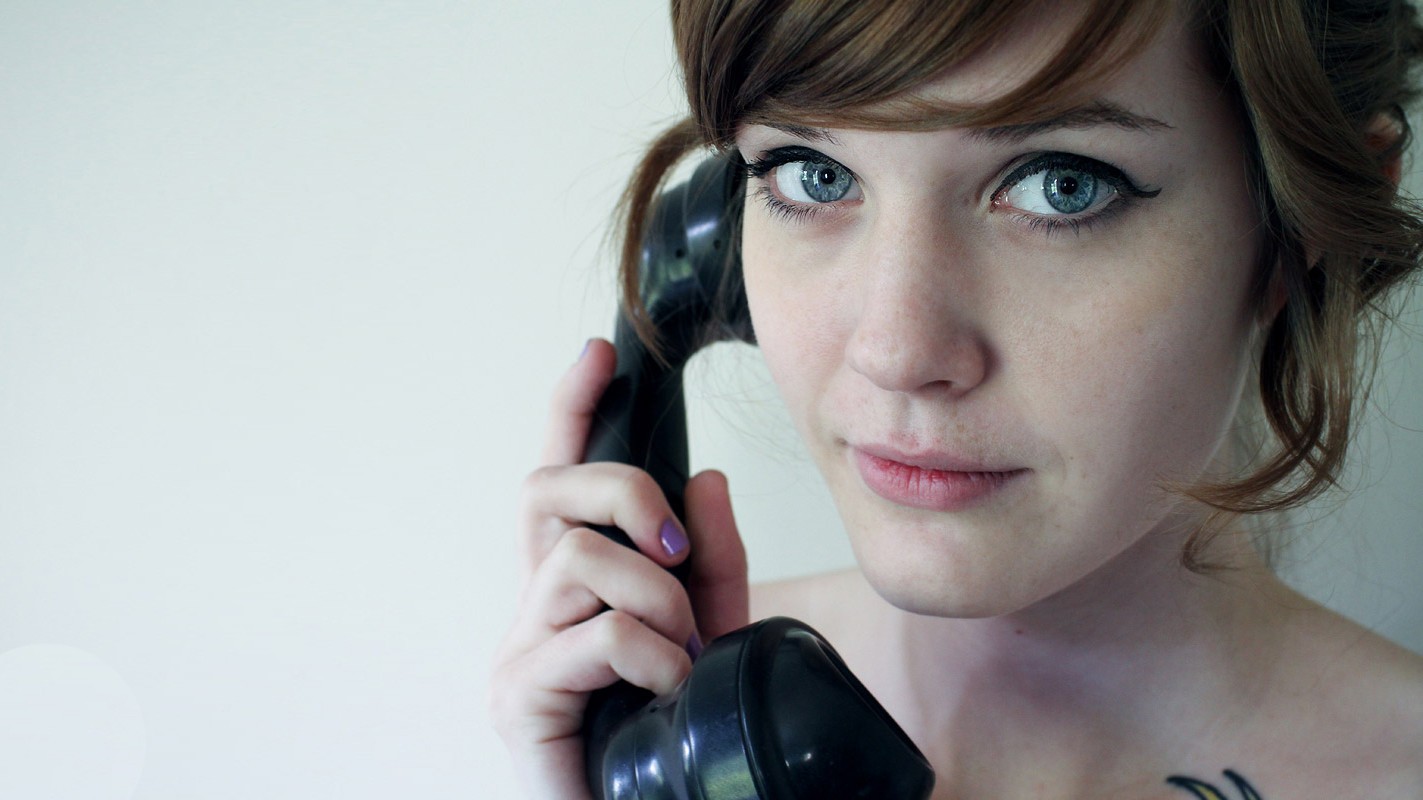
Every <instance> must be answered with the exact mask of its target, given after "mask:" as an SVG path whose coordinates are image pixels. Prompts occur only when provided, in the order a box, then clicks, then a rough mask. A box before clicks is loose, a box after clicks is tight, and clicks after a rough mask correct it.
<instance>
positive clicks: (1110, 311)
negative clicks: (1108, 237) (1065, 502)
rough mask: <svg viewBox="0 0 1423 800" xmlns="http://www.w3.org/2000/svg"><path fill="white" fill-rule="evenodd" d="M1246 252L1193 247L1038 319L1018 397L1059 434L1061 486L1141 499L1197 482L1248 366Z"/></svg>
mask: <svg viewBox="0 0 1423 800" xmlns="http://www.w3.org/2000/svg"><path fill="white" fill-rule="evenodd" d="M1158 252H1173V249H1172V248H1169V247H1167V248H1163V250H1162V251H1158ZM1174 252H1176V253H1182V252H1191V251H1189V250H1186V249H1184V248H1175V249H1174ZM1251 256H1252V253H1251V252H1250V251H1249V250H1248V249H1247V250H1246V251H1245V252H1242V251H1241V250H1234V251H1224V250H1216V249H1207V250H1205V251H1203V252H1202V251H1199V249H1198V255H1197V256H1196V257H1194V258H1189V259H1183V260H1181V261H1180V262H1178V263H1175V264H1170V263H1167V264H1160V263H1158V265H1157V267H1156V268H1155V269H1153V270H1152V275H1151V277H1150V279H1146V278H1145V277H1143V278H1140V279H1136V280H1131V281H1123V282H1122V283H1121V285H1120V286H1117V287H1115V288H1114V290H1113V291H1109V292H1099V293H1094V294H1093V295H1092V297H1091V298H1090V299H1086V298H1084V299H1083V300H1081V301H1080V302H1078V303H1076V304H1068V305H1066V306H1064V307H1062V308H1061V309H1060V311H1059V315H1057V316H1053V317H1048V318H1044V317H1041V316H1040V317H1039V318H1038V319H1039V320H1043V321H1041V322H1039V323H1037V324H1038V325H1041V326H1043V328H1044V329H1043V330H1041V331H1039V332H1038V333H1037V334H1034V335H1031V338H1032V339H1033V340H1034V341H1036V342H1038V345H1037V346H1025V347H1027V348H1028V349H1027V352H1028V353H1030V355H1029V357H1028V358H1027V359H1026V366H1025V369H1026V370H1027V371H1028V372H1031V373H1035V374H1036V376H1037V377H1036V378H1030V379H1028V383H1030V384H1031V385H1032V386H1034V387H1035V389H1034V390H1033V391H1031V392H1029V393H1025V395H1024V397H1023V401H1024V402H1025V403H1029V404H1031V405H1032V408H1033V409H1034V410H1033V411H1032V412H1031V413H1030V415H1029V416H1031V417H1034V418H1037V419H1042V420H1049V421H1050V422H1048V423H1047V424H1048V425H1050V426H1051V427H1052V428H1053V429H1054V430H1055V431H1056V439H1057V443H1058V444H1059V446H1060V447H1061V450H1060V454H1061V456H1062V457H1063V460H1064V462H1066V463H1065V470H1064V479H1065V480H1070V481H1074V482H1089V483H1093V484H1101V483H1103V482H1106V483H1108V484H1109V485H1110V486H1113V487H1120V491H1127V490H1131V491H1133V492H1134V493H1140V492H1144V491H1151V490H1152V488H1153V487H1154V485H1155V484H1156V482H1157V481H1158V480H1161V479H1164V480H1168V481H1193V480H1195V479H1197V478H1199V477H1200V475H1201V472H1202V471H1203V470H1204V469H1206V467H1207V465H1208V463H1209V462H1210V460H1211V458H1212V457H1213V456H1214V455H1215V453H1216V451H1217V449H1218V447H1219V445H1220V443H1221V442H1222V441H1223V439H1224V437H1225V434H1226V432H1227V431H1228V430H1229V426H1230V424H1231V422H1232V420H1233V419H1234V416H1235V411H1236V406H1237V403H1238V400H1239V397H1240V394H1241V387H1242V384H1243V380H1244V376H1245V373H1246V367H1247V365H1248V354H1249V352H1250V348H1249V344H1250V338H1249V337H1250V330H1251V327H1250V319H1251V317H1250V314H1249V313H1248V311H1247V310H1246V308H1245V306H1244V303H1243V297H1244V295H1245V293H1246V290H1247V285H1248V282H1249V279H1250V270H1251V267H1252V263H1253V262H1252V260H1251ZM1153 257H1155V258H1158V259H1159V258H1160V255H1158V254H1150V253H1143V254H1140V258H1143V259H1150V258H1153ZM1138 263H1149V262H1138ZM1046 342H1058V343H1067V344H1064V345H1062V346H1043V344H1044V343H1046Z"/></svg>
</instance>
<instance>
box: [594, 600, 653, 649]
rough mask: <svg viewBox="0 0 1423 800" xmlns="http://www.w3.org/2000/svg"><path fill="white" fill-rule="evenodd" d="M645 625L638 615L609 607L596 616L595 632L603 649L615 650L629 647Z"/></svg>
mask: <svg viewBox="0 0 1423 800" xmlns="http://www.w3.org/2000/svg"><path fill="white" fill-rule="evenodd" d="M642 628H643V625H642V623H641V622H639V621H638V619H637V617H634V616H633V615H632V614H629V613H628V612H626V611H622V610H620V609H616V608H613V609H609V610H607V611H604V612H603V613H602V614H599V615H598V616H597V617H596V618H595V625H594V629H595V630H594V634H595V636H596V638H597V640H598V644H599V646H600V648H601V649H603V650H605V651H613V650H616V649H620V648H624V647H627V646H628V645H629V644H630V643H632V642H633V641H635V640H636V639H637V638H638V637H639V634H640V633H641V631H642Z"/></svg>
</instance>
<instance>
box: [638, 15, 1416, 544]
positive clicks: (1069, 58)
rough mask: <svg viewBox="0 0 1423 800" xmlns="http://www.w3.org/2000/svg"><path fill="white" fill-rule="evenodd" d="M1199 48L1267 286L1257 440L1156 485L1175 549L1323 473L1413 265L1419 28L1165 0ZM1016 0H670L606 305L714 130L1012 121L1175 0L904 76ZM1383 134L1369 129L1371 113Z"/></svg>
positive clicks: (1337, 465)
mask: <svg viewBox="0 0 1423 800" xmlns="http://www.w3.org/2000/svg"><path fill="white" fill-rule="evenodd" d="M1182 2H1184V3H1186V10H1187V11H1189V12H1191V13H1192V15H1193V17H1194V19H1195V20H1196V21H1197V22H1198V27H1199V29H1200V33H1201V35H1202V36H1203V38H1204V40H1205V44H1206V52H1207V62H1208V67H1209V68H1210V69H1211V70H1212V71H1213V73H1214V74H1215V77H1217V79H1218V80H1219V81H1220V82H1221V84H1222V86H1223V87H1225V88H1226V89H1227V91H1228V92H1230V94H1231V96H1232V98H1233V100H1234V102H1236V103H1237V105H1238V107H1239V109H1240V113H1241V117H1242V120H1243V122H1244V123H1245V125H1246V127H1247V128H1248V131H1249V133H1250V135H1249V136H1248V137H1247V141H1246V150H1247V153H1246V154H1247V159H1248V162H1249V166H1250V170H1251V178H1252V182H1253V186H1252V189H1253V192H1254V196H1255V200H1256V203H1257V207H1258V211H1259V215H1260V221H1261V224H1262V226H1263V228H1264V230H1265V232H1266V238H1267V242H1266V247H1265V248H1264V249H1265V258H1264V259H1262V264H1261V268H1260V270H1259V274H1258V276H1257V281H1256V286H1257V291H1256V300H1257V303H1260V302H1264V300H1265V296H1266V294H1267V291H1266V288H1267V286H1268V284H1269V281H1270V279H1271V276H1272V275H1274V274H1275V273H1276V271H1277V270H1278V277H1277V280H1279V281H1280V282H1281V284H1282V286H1283V289H1284V292H1285V297H1286V302H1285V305H1284V307H1283V310H1282V311H1281V312H1280V313H1279V314H1277V315H1276V317H1275V318H1274V320H1273V322H1272V324H1271V326H1270V328H1269V330H1268V332H1267V334H1266V337H1265V341H1264V345H1263V349H1262V351H1261V356H1260V361H1259V364H1258V375H1259V381H1258V388H1259V395H1260V400H1261V406H1260V407H1261V409H1262V410H1263V414H1264V417H1265V419H1266V420H1267V422H1268V425H1269V428H1270V430H1271V432H1272V437H1273V439H1274V447H1273V448H1272V449H1270V450H1269V451H1268V452H1267V453H1266V454H1265V455H1264V456H1263V457H1260V458H1257V459H1256V460H1255V463H1254V464H1252V466H1251V469H1250V471H1249V472H1248V474H1245V475H1243V476H1241V477H1239V478H1238V479H1236V480H1231V481H1228V482H1221V483H1210V484H1204V485H1196V486H1178V487H1173V488H1174V490H1176V491H1179V492H1181V493H1183V494H1185V495H1187V496H1189V497H1192V498H1194V499H1196V500H1198V501H1201V502H1203V503H1205V504H1207V505H1209V506H1211V507H1212V508H1213V509H1215V514H1213V515H1212V518H1211V519H1210V520H1209V521H1208V523H1207V525H1206V526H1203V527H1202V529H1201V530H1199V531H1197V532H1196V533H1195V534H1194V535H1193V536H1191V537H1190V539H1189V540H1188V542H1187V544H1186V547H1185V550H1184V552H1183V554H1182V560H1183V563H1185V564H1186V566H1187V567H1189V568H1191V569H1194V570H1198V571H1205V570H1207V569H1209V568H1211V565H1209V564H1205V563H1204V562H1203V561H1202V560H1201V553H1202V552H1203V551H1204V549H1205V545H1206V544H1207V543H1208V542H1209V540H1210V539H1211V538H1212V536H1213V535H1214V533H1213V531H1215V530H1218V528H1219V525H1220V524H1221V523H1223V522H1224V521H1225V520H1227V519H1229V518H1232V517H1234V516H1236V515H1240V514H1256V513H1261V512H1269V511H1280V510H1284V509H1288V508H1293V507H1296V506H1298V505H1300V504H1301V503H1304V502H1305V501H1307V500H1309V499H1311V498H1313V497H1315V496H1317V495H1318V494H1320V493H1321V492H1323V491H1324V490H1325V489H1327V488H1328V487H1329V486H1331V485H1334V484H1335V482H1336V481H1337V478H1338V475H1339V472H1340V470H1341V468H1342V465H1343V463H1344V456H1345V452H1346V450H1347V447H1348V444H1349V441H1350V440H1351V439H1352V437H1353V432H1354V419H1355V415H1354V413H1353V409H1354V407H1355V404H1356V403H1357V402H1360V401H1362V399H1363V398H1364V397H1366V396H1367V388H1368V383H1369V381H1368V380H1367V379H1368V378H1369V377H1371V369H1372V364H1373V358H1372V355H1373V352H1374V350H1373V344H1372V343H1373V342H1374V341H1376V339H1375V338H1374V337H1373V336H1372V334H1373V333H1374V332H1375V331H1376V328H1377V325H1378V321H1379V319H1380V318H1381V316H1384V315H1386V314H1381V312H1383V307H1382V300H1383V298H1385V296H1386V295H1387V293H1388V290H1389V289H1390V288H1392V287H1394V286H1396V285H1398V284H1400V283H1402V282H1404V281H1405V279H1406V278H1408V277H1409V276H1410V275H1411V274H1412V273H1414V272H1415V270H1416V269H1417V267H1418V263H1419V257H1420V252H1421V251H1423V223H1420V216H1419V211H1418V209H1417V208H1416V207H1415V206H1414V205H1413V204H1412V203H1410V202H1408V201H1405V200H1403V199H1402V198H1400V197H1398V195H1397V191H1396V187H1395V185H1394V182H1393V181H1392V180H1390V178H1389V176H1388V175H1387V174H1386V172H1387V167H1388V165H1389V164H1391V163H1396V160H1397V159H1398V158H1399V156H1400V154H1401V153H1402V152H1403V150H1404V148H1406V147H1407V145H1408V141H1409V138H1410V131H1409V127H1408V122H1407V119H1406V117H1405V116H1404V113H1403V107H1404V106H1405V105H1407V104H1408V103H1409V102H1411V101H1412V100H1413V99H1414V97H1415V95H1416V88H1415V86H1414V85H1413V83H1412V81H1411V79H1410V74H1409V73H1410V70H1411V68H1412V67H1413V65H1414V63H1415V62H1416V61H1417V59H1418V56H1419V54H1420V52H1423V32H1420V29H1419V27H1418V25H1417V23H1416V20H1415V18H1414V13H1413V10H1412V8H1411V7H1410V6H1409V5H1407V4H1406V3H1405V2H1403V0H1355V1H1354V2H1342V1H1341V0H1182ZM1035 5H1036V3H1035V2H1034V0H1023V1H1021V2H1013V1H1012V0H958V2H946V1H945V0H881V1H880V2H874V3H865V2H862V1H861V0H672V25H673V31H674V36H675V40H676V45H677V53H678V57H679V59H680V62H681V68H682V74H683V81H684V84H685V88H686V92H687V99H688V102H689V105H690V109H691V115H690V116H689V117H688V118H687V119H684V120H682V121H680V122H678V123H677V124H675V125H673V126H672V127H670V128H669V129H668V130H667V131H665V132H664V133H663V134H662V135H661V136H660V137H658V138H657V139H656V140H655V141H654V143H653V144H652V146H651V148H650V149H649V150H648V152H647V154H646V155H645V156H644V158H643V159H642V161H641V163H640V164H639V165H638V168H637V170H636V171H635V173H634V175H633V177H632V180H631V182H630V184H629V186H628V188H627V191H626V193H625V196H624V202H623V204H622V207H621V213H622V215H623V216H622V220H623V223H622V226H623V236H624V239H623V247H622V254H621V269H622V283H623V297H624V302H625V304H626V307H627V308H629V309H633V310H634V311H633V314H632V316H633V319H634V321H635V323H637V324H638V325H639V326H640V333H642V334H644V338H647V339H649V340H650V339H651V336H650V333H651V332H650V331H648V330H647V329H646V328H647V326H646V325H645V323H644V322H643V320H642V318H641V316H640V315H639V314H638V313H637V309H639V308H640V305H639V302H638V287H637V279H638V275H637V272H638V259H639V257H640V242H641V241H642V236H643V225H644V219H645V218H646V217H647V212H648V210H649V208H650V205H651V203H652V202H653V200H654V198H655V197H656V194H657V192H658V190H659V188H660V187H661V185H662V183H663V181H664V180H665V178H666V176H667V174H668V173H669V172H670V170H671V169H672V167H673V166H675V165H676V163H677V162H678V161H679V160H680V159H681V158H682V157H684V156H685V155H687V154H688V153H691V152H693V151H696V150H698V149H701V148H706V147H712V148H716V149H719V150H728V149H730V148H731V143H732V137H733V136H734V134H735V132H736V130H737V129H738V128H739V127H740V126H742V125H745V124H751V123H766V122H772V123H781V124H787V123H789V124H798V125H821V126H825V127H840V128H872V129H896V130H906V129H911V130H912V129H932V128H941V127H946V126H950V125H956V126H984V125H1005V124H1013V123H1020V122H1030V121H1033V120H1036V119H1043V118H1047V117H1050V116H1052V115H1053V114H1055V113H1058V112H1060V111H1062V110H1065V109H1066V108H1068V107H1070V106H1071V105H1073V104H1075V103H1076V102H1080V100H1081V98H1082V96H1083V95H1082V91H1083V90H1084V89H1086V88H1088V87H1090V86H1091V85H1092V84H1093V83H1095V82H1097V81H1099V80H1101V79H1102V78H1103V77H1104V76H1106V75H1109V74H1110V73H1111V72H1112V71H1113V70H1114V69H1116V68H1117V67H1118V66H1119V65H1121V64H1122V63H1124V62H1125V61H1127V60H1129V59H1130V58H1131V57H1132V56H1133V55H1134V54H1135V53H1136V52H1138V51H1139V50H1140V49H1141V48H1142V47H1143V46H1144V45H1145V44H1146V43H1148V42H1149V41H1150V40H1151V39H1152V37H1153V36H1154V35H1155V34H1156V33H1157V32H1158V31H1159V30H1160V28H1161V26H1162V25H1163V23H1164V22H1165V21H1166V19H1167V18H1168V17H1169V16H1170V14H1171V13H1173V12H1175V11H1176V10H1177V8H1176V4H1174V3H1169V2H1143V0H1091V1H1090V2H1084V3H1083V6H1084V10H1083V13H1082V16H1081V22H1080V23H1079V24H1078V26H1077V28H1076V30H1075V31H1074V32H1073V33H1072V35H1071V36H1069V37H1067V38H1066V39H1065V40H1064V41H1066V42H1068V43H1069V44H1068V45H1067V46H1065V47H1064V48H1063V49H1062V50H1061V51H1060V52H1058V53H1057V54H1055V55H1054V56H1053V57H1052V58H1051V59H1050V60H1049V61H1048V63H1047V64H1046V65H1045V66H1044V67H1042V68H1041V69H1040V70H1039V71H1038V72H1037V74H1035V75H1033V76H1032V77H1030V78H1029V79H1027V80H1026V81H1025V82H1024V83H1022V84H1021V85H1020V86H1019V87H1017V88H1016V89H1014V90H1013V91H1011V92H1009V93H1008V94H1006V95H1004V96H1003V97H1001V98H998V99H997V100H995V101H993V102H991V103H987V104H983V105H977V106H946V105H942V104H935V103H930V102H928V101H926V100H925V99H923V98H922V97H921V96H919V95H916V93H915V92H916V90H917V89H919V88H920V87H922V86H923V85H924V84H926V83H928V82H929V81H930V80H932V79H933V78H934V77H935V76H937V75H939V74H940V73H942V72H944V71H945V70H948V69H949V68H951V67H953V66H954V65H956V64H959V63H962V62H963V61H964V60H966V59H968V58H970V57H971V56H973V55H975V54H976V53H978V52H980V51H982V50H983V49H984V48H985V47H987V46H988V45H990V44H991V43H992V42H993V41H994V40H995V39H996V38H997V37H999V36H1000V35H1003V34H1004V33H1005V32H1007V31H1009V29H1010V28H1011V27H1012V26H1013V25H1014V24H1015V23H1016V22H1017V21H1018V20H1019V19H1020V18H1021V17H1022V16H1023V15H1024V14H1025V13H1030V12H1031V10H1032V8H1033V7H1034V6H1035ZM1380 119H1387V120H1391V121H1392V122H1393V123H1394V124H1395V126H1396V133H1397V135H1396V136H1392V137H1387V136H1385V137H1382V138H1380V137H1378V136H1377V135H1374V137H1373V138H1372V139H1371V138H1370V136H1371V132H1373V133H1374V134H1376V133H1377V131H1376V129H1375V128H1373V127H1371V126H1374V125H1375V124H1376V123H1377V121H1378V120H1380Z"/></svg>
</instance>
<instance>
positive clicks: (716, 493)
mask: <svg viewBox="0 0 1423 800" xmlns="http://www.w3.org/2000/svg"><path fill="white" fill-rule="evenodd" d="M683 497H684V499H685V503H686V516H687V534H688V536H689V537H690V538H691V540H692V547H691V554H692V556H691V558H692V568H691V573H690V574H689V575H688V576H687V594H688V596H690V597H691V599H692V610H693V611H694V612H695V613H696V616H697V632H698V633H699V634H700V635H701V637H702V640H703V641H705V642H710V641H711V640H712V639H715V638H716V637H718V636H721V635H722V634H724V633H729V632H731V631H734V630H736V629H737V628H740V627H743V626H745V625H746V623H747V622H749V621H750V620H749V619H748V616H749V615H750V611H749V605H750V601H749V596H748V593H747V585H746V548H745V547H743V546H742V544H741V534H740V533H738V532H737V530H736V519H735V518H734V517H733V516H732V513H731V495H730V494H729V493H728V492H727V486H726V476H725V475H723V474H722V473H720V472H717V471H716V470H707V471H705V472H700V473H698V474H696V475H695V476H693V477H692V479H691V480H689V481H687V487H686V489H685V493H684V495H683Z"/></svg>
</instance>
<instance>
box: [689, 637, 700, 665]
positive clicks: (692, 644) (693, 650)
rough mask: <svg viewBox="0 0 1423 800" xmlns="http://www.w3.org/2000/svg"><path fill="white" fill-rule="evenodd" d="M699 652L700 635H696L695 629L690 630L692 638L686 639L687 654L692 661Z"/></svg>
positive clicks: (698, 655)
mask: <svg viewBox="0 0 1423 800" xmlns="http://www.w3.org/2000/svg"><path fill="white" fill-rule="evenodd" d="M701 654H702V637H700V636H698V635H697V632H696V631H692V638H690V639H688V640H687V655H689V656H691V657H692V660H693V661H696V660H697V658H698V657H700V656H701Z"/></svg>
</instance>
